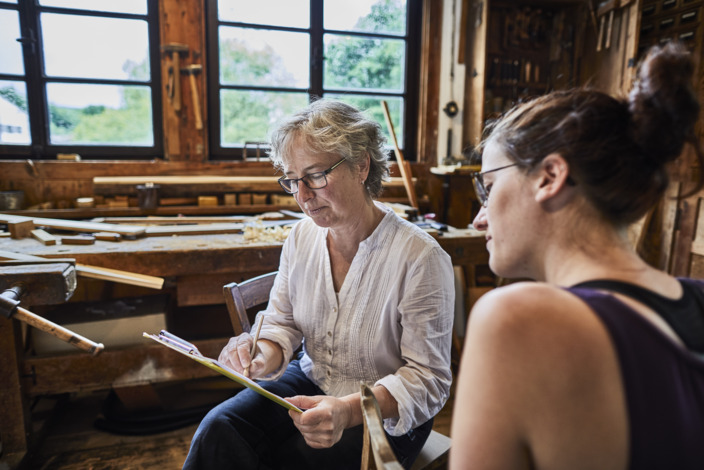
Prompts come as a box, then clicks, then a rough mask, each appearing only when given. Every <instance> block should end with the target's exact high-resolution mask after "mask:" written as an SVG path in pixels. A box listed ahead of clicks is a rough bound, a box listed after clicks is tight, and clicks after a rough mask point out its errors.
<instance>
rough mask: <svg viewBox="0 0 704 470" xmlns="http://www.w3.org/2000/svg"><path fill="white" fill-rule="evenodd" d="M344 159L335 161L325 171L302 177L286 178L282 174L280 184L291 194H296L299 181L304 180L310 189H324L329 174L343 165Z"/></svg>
mask: <svg viewBox="0 0 704 470" xmlns="http://www.w3.org/2000/svg"><path fill="white" fill-rule="evenodd" d="M344 161H345V159H344V158H343V159H342V160H340V161H339V162H337V163H335V164H334V165H333V166H331V167H330V168H328V169H327V170H325V171H319V172H317V173H309V174H307V175H304V176H301V177H300V178H286V177H284V176H282V177H281V178H279V184H280V185H281V187H282V188H284V191H286V192H287V193H289V194H296V193H297V192H298V182H299V181H303V184H305V185H306V186H307V187H308V189H323V188H324V187H325V186H327V185H328V179H327V175H328V174H329V173H330V172H331V171H332V170H334V169H335V168H337V167H338V166H340V165H342V163H343V162H344Z"/></svg>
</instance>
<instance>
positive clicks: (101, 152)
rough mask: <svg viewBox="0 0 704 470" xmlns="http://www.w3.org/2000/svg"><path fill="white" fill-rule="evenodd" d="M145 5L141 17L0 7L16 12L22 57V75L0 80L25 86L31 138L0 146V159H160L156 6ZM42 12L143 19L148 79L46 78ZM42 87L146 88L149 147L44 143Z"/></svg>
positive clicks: (27, 5)
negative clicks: (65, 156) (71, 156)
mask: <svg viewBox="0 0 704 470" xmlns="http://www.w3.org/2000/svg"><path fill="white" fill-rule="evenodd" d="M146 2H147V13H146V14H145V15H142V14H132V13H114V12H104V11H93V10H80V9H73V8H61V7H49V6H41V5H39V4H38V2H35V1H20V2H18V3H17V4H9V3H0V9H4V10H15V11H17V12H18V14H19V22H20V34H21V38H19V39H18V42H21V43H22V55H23V59H24V76H18V75H12V74H2V73H0V80H9V81H18V80H19V81H23V82H24V83H25V85H26V91H27V109H28V114H29V126H30V138H31V140H30V144H29V145H8V144H1V143H0V158H4V159H7V158H12V157H25V158H32V159H37V160H40V159H54V158H56V155H57V154H59V153H76V154H79V155H81V158H82V159H85V158H91V159H93V158H94V159H120V160H135V159H145V158H154V157H158V156H161V155H163V152H164V144H163V141H164V133H163V122H162V121H163V119H162V91H161V60H160V59H161V56H160V52H159V5H158V0H146ZM42 13H59V14H70V15H80V16H88V17H102V18H117V19H139V20H146V21H147V31H148V38H149V45H148V50H149V59H150V60H149V62H150V64H149V65H150V79H149V80H148V81H134V80H121V79H97V78H91V79H85V78H73V77H47V76H46V74H45V73H44V54H43V52H42V51H43V38H42V35H41V28H40V15H41V14H42ZM47 83H70V84H91V85H140V86H147V87H149V88H150V89H151V98H152V99H151V104H152V123H153V131H152V132H153V136H154V144H153V145H152V146H130V145H119V146H117V145H80V144H68V145H65V144H62V145H56V144H51V143H50V141H49V138H50V133H49V126H50V122H49V121H50V117H49V103H48V99H47V92H46V85H47Z"/></svg>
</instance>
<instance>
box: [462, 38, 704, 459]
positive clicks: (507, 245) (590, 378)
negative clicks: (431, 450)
mask: <svg viewBox="0 0 704 470" xmlns="http://www.w3.org/2000/svg"><path fill="white" fill-rule="evenodd" d="M693 70H694V67H693V63H692V58H691V57H690V54H689V53H688V52H687V50H686V49H685V48H684V47H683V46H681V45H678V44H675V43H670V44H668V45H666V46H664V47H662V48H654V49H652V50H651V51H649V54H648V55H647V56H646V58H645V60H644V62H643V63H642V65H641V67H640V70H639V75H638V81H637V82H636V83H635V86H634V88H633V90H632V91H631V93H630V95H629V96H628V97H623V98H620V97H619V98H614V97H611V96H609V95H607V94H605V93H601V92H598V91H593V90H586V89H577V90H571V91H556V92H553V93H550V94H548V95H545V96H541V97H538V98H536V99H534V100H532V101H528V102H525V103H522V104H519V105H517V106H516V107H515V108H514V109H512V110H511V111H509V112H508V113H507V114H506V115H505V116H504V117H503V118H502V119H500V120H499V122H498V123H496V124H495V126H494V127H493V128H492V129H491V130H490V133H489V135H488V137H487V138H486V140H485V142H484V145H483V156H482V172H481V173H480V174H478V175H475V185H476V187H477V195H478V197H479V199H480V200H481V202H482V203H483V207H482V208H481V210H480V212H479V214H478V215H477V217H476V218H475V220H474V226H475V228H478V229H480V230H485V231H486V241H487V248H488V250H489V253H490V261H489V263H490V267H491V269H492V270H493V271H494V272H495V273H496V274H497V275H499V276H502V277H505V278H512V279H520V278H524V279H526V278H527V279H533V280H535V281H537V282H516V283H514V284H509V285H507V286H504V287H500V288H497V289H494V290H493V291H491V292H490V293H488V294H486V295H485V296H483V297H482V298H481V299H480V300H479V301H478V302H477V303H476V304H475V306H474V307H473V309H472V312H471V315H470V320H469V323H468V327H467V335H466V336H465V346H464V351H463V356H462V359H461V362H460V372H459V378H458V381H457V390H456V396H455V400H454V404H455V406H454V410H453V418H452V449H451V451H450V468H451V469H456V470H460V469H463V470H464V469H472V470H485V469H537V470H541V469H570V470H581V469H598V470H624V469H665V468H668V469H701V468H704V359H703V357H704V356H702V354H704V291H703V288H704V282H702V281H695V280H691V279H677V278H674V277H672V276H670V275H668V274H667V273H665V272H662V271H660V270H658V269H655V268H654V267H652V266H650V265H649V264H647V263H646V262H644V261H643V260H642V259H641V258H640V257H639V256H638V254H637V253H636V251H635V250H634V249H633V247H632V245H631V243H630V242H629V238H628V230H627V229H628V227H629V225H630V224H632V223H634V222H637V221H639V220H640V219H641V218H642V217H644V216H645V215H646V214H647V213H648V211H649V210H650V209H651V208H653V207H654V206H655V205H656V204H657V203H658V201H660V200H661V199H662V197H663V195H664V194H665V190H666V188H667V187H668V181H669V179H668V167H669V166H670V165H671V163H672V162H674V161H675V160H676V159H677V158H678V156H679V155H680V154H681V153H682V151H683V149H685V148H687V147H691V148H694V149H695V150H696V152H695V153H696V155H697V156H698V158H699V168H700V169H701V167H702V153H701V150H700V148H699V145H700V144H699V142H698V141H697V138H696V137H695V134H694V126H695V123H696V122H697V118H698V113H699V104H698V103H697V99H696V95H695V94H694V92H693V90H692V74H693ZM692 176H693V178H692V180H693V182H694V184H693V185H690V186H695V187H694V188H689V189H692V190H693V191H698V190H699V189H700V188H701V187H702V172H701V171H699V172H697V173H696V174H694V175H692ZM690 193H691V192H690Z"/></svg>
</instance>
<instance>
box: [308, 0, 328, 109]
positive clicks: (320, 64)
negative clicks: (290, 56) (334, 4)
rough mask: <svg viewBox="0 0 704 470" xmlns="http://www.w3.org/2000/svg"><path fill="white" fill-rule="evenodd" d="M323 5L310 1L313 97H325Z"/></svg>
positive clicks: (311, 87)
mask: <svg viewBox="0 0 704 470" xmlns="http://www.w3.org/2000/svg"><path fill="white" fill-rule="evenodd" d="M323 3H324V0H310V90H309V91H308V93H309V94H310V95H311V97H314V96H315V97H320V96H323V69H324V61H325V57H324V52H325V50H324V49H323Z"/></svg>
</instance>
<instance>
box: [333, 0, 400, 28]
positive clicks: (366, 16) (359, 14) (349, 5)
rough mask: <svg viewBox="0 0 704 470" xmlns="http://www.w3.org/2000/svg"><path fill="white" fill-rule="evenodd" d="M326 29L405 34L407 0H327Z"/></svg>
mask: <svg viewBox="0 0 704 470" xmlns="http://www.w3.org/2000/svg"><path fill="white" fill-rule="evenodd" d="M324 1H325V6H324V7H323V9H324V13H323V15H324V26H325V29H337V30H340V31H363V32H370V33H384V34H398V35H401V36H403V35H405V34H406V1H405V0H355V1H350V0H324Z"/></svg>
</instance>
